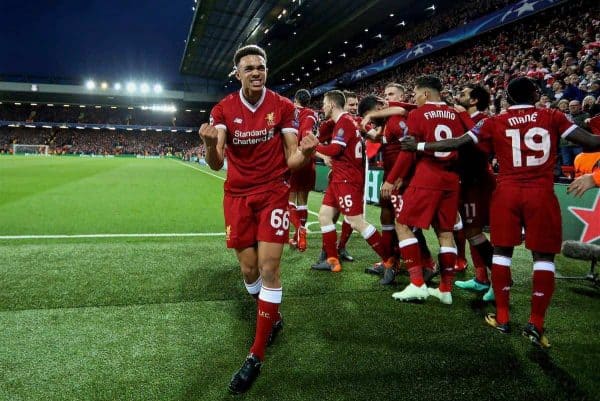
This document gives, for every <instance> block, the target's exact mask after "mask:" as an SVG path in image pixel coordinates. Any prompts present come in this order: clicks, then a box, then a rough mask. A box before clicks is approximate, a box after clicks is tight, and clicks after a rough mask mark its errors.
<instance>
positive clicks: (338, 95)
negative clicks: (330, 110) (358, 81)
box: [325, 89, 346, 109]
mask: <svg viewBox="0 0 600 401" xmlns="http://www.w3.org/2000/svg"><path fill="white" fill-rule="evenodd" d="M325 97H326V98H327V99H329V100H330V101H332V102H333V104H335V105H336V106H337V107H339V108H340V109H343V108H344V106H345V105H346V96H345V95H344V92H342V91H339V90H335V89H334V90H332V91H329V92H327V93H325Z"/></svg>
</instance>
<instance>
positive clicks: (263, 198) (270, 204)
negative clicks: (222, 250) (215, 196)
mask: <svg viewBox="0 0 600 401" xmlns="http://www.w3.org/2000/svg"><path fill="white" fill-rule="evenodd" d="M288 197H289V187H288V186H287V185H285V184H281V185H278V186H276V187H272V188H271V190H270V191H267V192H262V193H259V194H254V195H248V196H230V195H227V194H225V196H224V197H223V209H224V212H225V239H226V241H227V248H235V249H243V248H248V247H250V246H254V245H255V244H256V243H257V242H258V241H263V242H275V243H280V244H285V243H287V242H288V237H289V228H290V219H289V217H290V216H289V211H288Z"/></svg>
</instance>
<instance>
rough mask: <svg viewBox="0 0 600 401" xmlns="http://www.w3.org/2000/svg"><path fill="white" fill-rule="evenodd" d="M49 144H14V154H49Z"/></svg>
mask: <svg viewBox="0 0 600 401" xmlns="http://www.w3.org/2000/svg"><path fill="white" fill-rule="evenodd" d="M48 148H49V146H48V145H22V144H19V143H14V144H13V154H14V155H43V156H48Z"/></svg>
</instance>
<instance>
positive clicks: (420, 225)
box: [200, 46, 600, 393]
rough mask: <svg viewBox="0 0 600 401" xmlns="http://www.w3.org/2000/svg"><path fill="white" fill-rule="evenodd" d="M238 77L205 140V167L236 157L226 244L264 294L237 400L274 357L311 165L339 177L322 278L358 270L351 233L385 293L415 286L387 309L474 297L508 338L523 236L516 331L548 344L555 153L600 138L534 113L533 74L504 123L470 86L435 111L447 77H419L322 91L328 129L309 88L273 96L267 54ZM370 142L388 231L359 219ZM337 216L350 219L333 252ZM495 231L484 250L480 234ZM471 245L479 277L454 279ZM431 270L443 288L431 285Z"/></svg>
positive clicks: (328, 201) (513, 94) (249, 58)
mask: <svg viewBox="0 0 600 401" xmlns="http://www.w3.org/2000/svg"><path fill="white" fill-rule="evenodd" d="M234 65H235V74H236V78H237V79H238V80H239V81H240V83H241V85H242V88H241V89H240V91H239V93H233V94H231V95H229V96H227V97H226V98H225V99H224V100H223V101H221V102H220V103H219V104H218V105H217V106H215V108H214V109H213V111H212V113H211V123H210V124H205V125H203V126H202V127H201V129H200V135H201V137H202V139H203V141H204V143H205V145H206V147H207V157H206V159H207V163H208V164H209V166H210V167H211V168H214V169H219V168H221V167H222V165H223V159H224V157H227V158H228V172H227V174H228V176H227V181H226V183H225V199H224V208H225V224H226V226H227V244H228V247H230V248H234V249H235V250H236V252H237V256H238V260H239V261H240V266H241V270H242V274H243V276H244V282H245V285H246V289H247V290H248V292H249V293H250V294H251V295H253V296H255V297H256V298H257V326H256V337H255V342H254V344H253V346H252V348H251V350H250V354H249V355H248V357H247V358H246V360H245V362H244V364H243V366H242V367H241V368H240V369H239V370H238V371H237V372H236V373H235V374H234V376H233V378H232V380H231V383H230V385H229V390H230V391H232V392H234V393H239V392H244V391H246V390H247V389H248V388H249V387H250V385H251V384H252V382H253V381H254V380H255V378H256V377H257V376H258V374H259V372H260V367H261V365H262V361H263V359H264V352H265V351H264V350H265V347H266V345H267V344H269V343H271V342H272V339H273V337H274V335H275V334H277V332H279V330H280V329H281V327H282V326H283V321H282V319H281V314H280V313H279V304H280V303H281V282H280V279H279V261H280V258H281V253H282V249H283V244H284V243H287V242H288V229H289V222H290V221H291V222H292V224H293V225H295V226H296V230H295V234H294V236H293V237H292V239H291V240H290V242H291V244H292V245H293V246H295V247H297V249H298V250H300V251H304V250H305V249H306V247H307V243H306V242H307V241H306V220H307V206H306V204H307V197H308V192H309V191H310V190H312V189H313V188H314V184H315V158H316V157H320V158H322V159H323V160H324V162H325V164H327V165H328V166H330V168H331V173H330V176H329V184H328V186H327V189H326V191H325V195H324V198H323V202H322V206H321V208H320V210H319V216H318V220H319V224H320V228H321V234H322V252H321V257H320V260H318V261H317V262H316V263H315V264H314V265H312V268H313V269H316V270H325V271H330V272H341V271H342V265H341V261H344V260H352V257H351V256H350V255H349V253H348V251H347V250H346V249H345V243H346V241H347V240H348V237H349V236H350V233H351V232H352V231H357V232H358V233H360V234H361V235H362V236H363V238H364V239H365V240H366V241H367V243H368V244H369V246H370V247H371V248H372V249H373V250H374V251H375V253H376V254H377V255H378V258H379V262H378V263H376V264H375V265H373V266H370V267H368V268H367V269H366V271H367V272H368V273H372V274H377V275H380V276H381V280H380V283H381V284H384V285H387V284H391V283H392V282H393V281H394V280H395V276H396V275H397V274H398V273H399V272H400V271H401V269H405V270H406V271H407V272H408V275H409V276H410V284H408V286H406V288H404V289H403V290H402V291H399V292H395V293H393V295H392V297H393V298H394V299H396V300H399V301H405V302H411V301H413V302H414V301H424V300H426V299H428V298H429V297H433V298H436V299H438V300H439V301H440V302H442V303H444V304H452V287H453V285H456V286H457V287H460V288H463V289H467V290H472V291H477V292H481V293H483V294H484V295H483V300H484V301H492V300H495V304H496V312H495V313H489V314H487V315H486V317H485V320H486V322H487V323H488V324H489V325H490V326H492V327H494V328H496V329H497V330H499V331H500V332H502V333H507V332H509V331H510V330H511V326H510V315H509V295H510V288H511V284H512V280H511V269H510V267H511V262H512V260H511V259H512V254H513V249H514V247H515V246H518V245H520V244H521V243H522V241H523V236H524V240H525V246H526V248H527V249H529V250H530V251H531V253H532V257H533V289H532V298H531V314H530V316H529V320H528V322H527V324H526V325H525V326H524V328H523V329H522V334H523V335H524V336H525V337H526V338H528V339H529V340H530V341H531V342H532V343H533V344H534V345H536V346H538V347H541V348H548V347H549V346H550V343H549V341H548V338H547V336H545V335H544V317H545V314H546V310H547V308H548V305H549V304H550V300H551V298H552V294H553V291H554V272H555V266H554V256H555V254H557V253H559V252H560V249H561V242H562V238H561V215H560V208H559V204H558V200H557V198H556V196H555V194H554V185H553V181H554V176H553V169H554V166H555V163H556V155H557V146H558V142H559V139H560V138H561V137H562V138H564V139H567V140H569V141H572V142H575V143H578V144H580V145H581V146H583V147H584V148H585V149H588V150H590V151H592V150H597V149H600V137H599V136H594V135H592V134H590V133H588V132H587V131H585V130H584V129H582V128H580V127H578V126H577V125H575V124H573V123H572V122H571V121H569V120H568V119H567V117H566V116H565V115H564V114H563V113H561V112H560V111H558V110H551V109H539V108H536V107H535V103H536V102H537V100H538V98H539V89H538V87H537V85H536V84H535V83H534V82H533V81H531V80H530V79H528V78H526V77H519V78H515V79H513V80H512V81H511V82H510V83H509V84H508V86H507V88H506V90H507V94H508V100H509V103H510V107H508V109H507V110H505V111H504V112H502V113H500V114H498V115H495V116H491V115H488V114H487V113H486V111H487V108H488V105H489V101H490V94H489V93H488V92H487V91H486V89H484V88H483V87H482V86H479V85H467V86H465V87H464V88H462V91H461V92H460V95H459V97H458V98H457V99H454V102H453V104H450V102H448V101H447V100H448V99H444V100H442V97H441V93H442V89H443V88H442V83H441V81H440V80H439V79H438V78H437V77H435V76H431V75H424V76H421V77H419V78H417V79H416V84H415V85H414V88H410V89H408V88H404V87H403V86H401V85H400V84H397V83H391V84H389V85H388V86H387V87H386V88H385V93H384V95H383V96H382V97H378V96H372V95H369V96H365V97H364V98H362V99H360V102H357V99H356V95H353V94H351V93H350V94H345V93H344V92H342V91H339V90H332V91H329V92H327V93H325V94H324V96H323V103H322V110H321V112H322V113H323V114H324V119H323V121H321V122H319V121H318V120H319V118H318V114H317V113H316V112H315V111H314V110H311V109H310V108H309V104H310V101H311V97H310V93H309V92H308V91H306V90H299V91H298V92H297V93H296V95H295V98H294V104H292V102H291V101H289V99H286V98H284V97H282V96H280V95H278V94H276V93H274V92H272V91H270V90H268V89H266V88H265V86H264V84H265V80H266V71H267V69H266V54H265V53H264V51H263V50H262V49H261V48H259V47H257V46H246V47H244V48H241V49H239V50H238V52H236V55H235V57H234ZM409 90H410V92H411V93H410V94H409ZM409 95H411V96H409ZM409 98H410V99H409ZM409 100H410V103H408V101H409ZM368 141H371V142H374V143H378V144H380V146H381V148H380V150H379V151H380V152H381V155H382V156H383V169H384V176H383V184H382V186H381V202H380V205H381V216H380V218H381V229H382V231H381V233H380V232H379V231H377V229H376V228H375V227H374V226H373V225H372V224H370V223H369V222H367V221H366V220H365V217H364V216H365V214H364V210H363V209H364V206H363V198H364V196H363V195H364V183H365V167H364V165H365V159H366V158H365V147H366V143H367V142H368ZM491 155H493V157H494V158H495V159H496V160H497V162H498V165H499V171H498V173H497V174H495V173H494V172H492V170H491V168H490V163H489V160H491ZM290 171H291V177H290ZM288 181H289V183H290V185H291V190H290V188H289V186H288ZM288 202H289V204H288ZM288 213H289V214H288ZM340 214H341V215H343V217H342V216H340ZM288 216H289V220H288ZM338 219H341V220H342V222H343V223H342V233H341V238H340V241H338V240H337V232H336V222H337V221H338ZM488 226H489V231H490V236H491V237H490V239H489V240H488V238H487V236H486V234H484V227H488ZM430 227H433V229H434V230H435V232H436V234H437V237H438V240H439V245H440V248H439V254H438V256H437V261H435V260H434V258H433V257H432V255H431V253H430V251H429V249H428V247H427V244H426V243H425V238H424V236H423V233H422V230H426V229H429V228H430ZM457 233H460V234H457ZM461 236H462V238H461ZM455 237H457V240H455ZM465 238H466V241H468V243H469V245H470V252H471V255H472V260H473V265H474V268H475V277H474V278H473V279H470V280H466V281H456V282H454V276H455V273H456V271H457V269H458V270H460V269H464V267H465V260H464V258H465V256H464V247H465ZM457 246H458V248H459V251H457ZM490 273H491V274H490ZM438 274H439V276H440V280H439V286H438V287H437V288H434V286H433V284H432V281H431V278H432V277H434V276H435V275H438Z"/></svg>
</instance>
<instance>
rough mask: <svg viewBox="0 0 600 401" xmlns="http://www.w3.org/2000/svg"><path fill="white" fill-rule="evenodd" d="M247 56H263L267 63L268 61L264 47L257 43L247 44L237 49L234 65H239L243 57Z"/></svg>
mask: <svg viewBox="0 0 600 401" xmlns="http://www.w3.org/2000/svg"><path fill="white" fill-rule="evenodd" d="M246 56H261V57H262V58H264V59H265V64H266V62H267V53H265V51H264V49H263V48H262V47H260V46H256V45H247V46H244V47H240V48H239V49H237V51H236V52H235V55H234V56H233V66H234V67H235V66H237V65H238V63H239V62H240V60H241V58H242V57H246Z"/></svg>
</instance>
